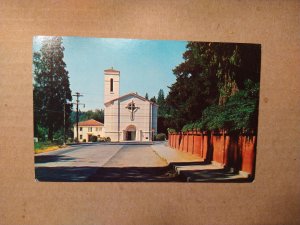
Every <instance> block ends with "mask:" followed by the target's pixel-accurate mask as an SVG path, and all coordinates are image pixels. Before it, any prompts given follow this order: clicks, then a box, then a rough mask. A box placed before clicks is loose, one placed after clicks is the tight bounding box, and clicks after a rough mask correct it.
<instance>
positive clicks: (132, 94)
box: [104, 92, 158, 106]
mask: <svg viewBox="0 0 300 225" xmlns="http://www.w3.org/2000/svg"><path fill="white" fill-rule="evenodd" d="M128 96H134V97H136V98H139V99H141V100H143V101H147V102H150V103H151V104H153V105H156V106H158V105H157V104H156V103H155V102H152V101H149V100H148V99H146V98H144V97H142V96H140V95H138V94H136V93H133V92H132V93H128V94H126V95H122V96H120V97H118V98H114V99H111V100H109V101H107V102H105V103H104V105H105V104H107V103H110V102H114V101H116V100H119V99H122V98H125V97H128Z"/></svg>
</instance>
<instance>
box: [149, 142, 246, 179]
mask: <svg viewBox="0 0 300 225" xmlns="http://www.w3.org/2000/svg"><path fill="white" fill-rule="evenodd" d="M151 147H152V149H153V150H154V152H155V153H156V154H157V155H158V156H160V157H161V158H162V159H164V160H165V161H166V162H167V163H168V164H169V165H171V166H173V168H174V170H175V171H176V173H177V174H179V175H180V176H182V177H184V179H185V180H186V181H188V182H249V181H250V180H249V179H248V177H246V176H245V175H243V174H239V173H235V172H233V171H230V170H229V169H226V168H224V167H221V166H218V165H215V164H212V163H206V162H204V160H203V159H201V158H200V157H197V156H195V155H192V154H190V153H186V152H181V151H178V150H175V149H172V148H170V147H168V146H167V143H157V144H154V145H152V146H151Z"/></svg>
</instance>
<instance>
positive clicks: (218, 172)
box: [181, 168, 253, 183]
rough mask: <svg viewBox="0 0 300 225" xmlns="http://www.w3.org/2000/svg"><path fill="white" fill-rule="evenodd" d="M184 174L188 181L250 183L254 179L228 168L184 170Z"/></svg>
mask: <svg viewBox="0 0 300 225" xmlns="http://www.w3.org/2000/svg"><path fill="white" fill-rule="evenodd" d="M183 174H184V176H185V177H186V180H187V181H188V182H209V183H249V182H252V181H253V178H252V177H243V176H241V175H239V173H238V172H232V171H231V170H229V169H226V168H225V169H203V170H192V171H184V172H183ZM183 174H181V175H183Z"/></svg>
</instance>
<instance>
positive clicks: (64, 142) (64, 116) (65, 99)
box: [64, 92, 66, 145]
mask: <svg viewBox="0 0 300 225" xmlns="http://www.w3.org/2000/svg"><path fill="white" fill-rule="evenodd" d="M64 145H66V92H65V98H64Z"/></svg>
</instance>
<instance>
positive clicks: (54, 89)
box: [33, 37, 72, 140]
mask: <svg viewBox="0 0 300 225" xmlns="http://www.w3.org/2000/svg"><path fill="white" fill-rule="evenodd" d="M63 51H64V47H63V45H62V38H61V37H50V38H47V39H45V40H44V41H43V43H42V47H41V50H40V51H38V52H34V54H33V66H34V71H33V77H34V84H33V87H34V90H33V92H34V93H33V95H34V110H35V113H34V124H35V128H36V127H37V126H38V125H39V126H42V127H44V128H46V129H47V130H48V139H49V140H53V134H54V133H55V132H57V131H58V130H60V129H62V128H63V125H64V116H63V115H64V113H63V112H64V104H65V103H66V101H71V100H72V95H71V90H70V83H69V76H68V71H67V70H66V64H65V62H64V60H63V57H64V53H63ZM71 108H72V106H71V105H70V104H66V105H65V112H66V127H67V128H68V127H69V126H70V122H69V117H70V114H71ZM35 131H36V129H35Z"/></svg>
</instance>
